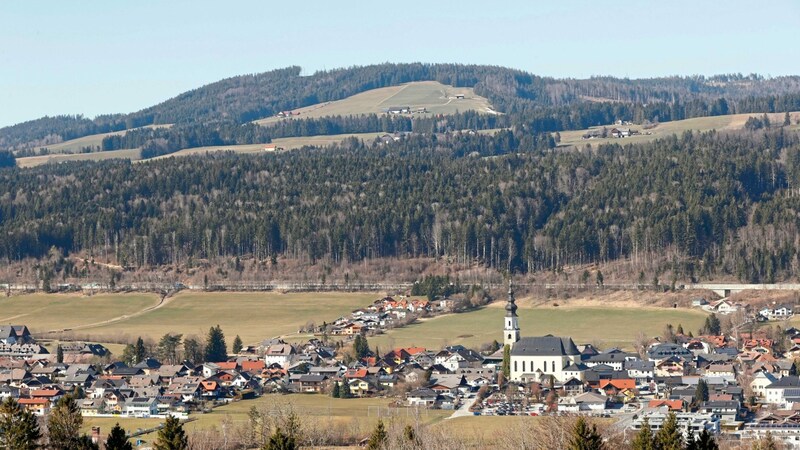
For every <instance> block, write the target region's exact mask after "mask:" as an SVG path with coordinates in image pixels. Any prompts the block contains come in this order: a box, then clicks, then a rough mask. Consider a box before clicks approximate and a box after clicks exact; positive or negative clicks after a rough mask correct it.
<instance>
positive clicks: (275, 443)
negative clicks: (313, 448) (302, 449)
mask: <svg viewBox="0 0 800 450" xmlns="http://www.w3.org/2000/svg"><path fill="white" fill-rule="evenodd" d="M296 448H298V447H297V444H296V443H295V440H294V438H293V437H292V436H289V435H287V434H284V433H283V431H281V429H280V427H277V428H275V432H274V433H272V436H270V437H269V441H267V443H266V444H265V445H264V447H263V449H264V450H295V449H296Z"/></svg>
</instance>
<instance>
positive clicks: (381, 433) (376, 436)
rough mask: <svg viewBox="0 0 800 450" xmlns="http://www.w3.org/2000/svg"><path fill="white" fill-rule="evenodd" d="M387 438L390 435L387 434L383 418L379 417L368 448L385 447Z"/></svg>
mask: <svg viewBox="0 0 800 450" xmlns="http://www.w3.org/2000/svg"><path fill="white" fill-rule="evenodd" d="M387 438H388V435H387V434H386V428H385V427H384V426H383V420H380V419H378V424H377V425H376V426H375V429H374V430H373V431H372V435H370V437H369V441H368V442H367V449H368V450H381V449H383V447H384V445H385V444H386V439H387Z"/></svg>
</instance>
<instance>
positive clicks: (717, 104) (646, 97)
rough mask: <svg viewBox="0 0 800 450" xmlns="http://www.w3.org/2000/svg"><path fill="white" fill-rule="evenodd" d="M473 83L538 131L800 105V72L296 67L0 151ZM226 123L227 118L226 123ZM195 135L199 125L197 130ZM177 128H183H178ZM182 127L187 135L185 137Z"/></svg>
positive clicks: (79, 120)
mask: <svg viewBox="0 0 800 450" xmlns="http://www.w3.org/2000/svg"><path fill="white" fill-rule="evenodd" d="M428 80H433V81H439V82H442V83H445V84H450V85H454V86H462V87H465V86H466V87H474V89H475V92H476V94H478V95H481V96H484V97H487V98H488V99H489V100H490V102H491V103H492V105H493V106H494V107H495V109H497V110H498V111H501V112H504V113H506V114H507V115H508V121H509V124H511V125H517V126H525V127H526V128H527V129H528V130H529V131H531V132H548V131H560V130H567V129H582V128H587V127H589V126H594V125H601V124H606V123H610V122H612V121H614V120H616V119H623V120H632V121H635V122H641V121H643V120H661V121H666V120H678V119H684V118H689V117H699V116H706V115H720V114H731V113H735V112H784V111H789V110H798V109H800V77H797V76H792V77H778V78H762V77H759V76H756V75H750V76H742V75H724V76H715V77H710V78H707V77H700V76H695V77H667V78H653V79H641V80H628V79H616V78H610V77H595V78H590V79H586V80H575V79H554V78H548V77H540V76H536V75H532V74H529V73H525V72H522V71H519V70H514V69H508V68H503V67H496V66H476V65H458V64H421V63H414V64H388V63H387V64H380V65H372V66H365V67H352V68H346V69H337V70H331V71H322V72H317V73H315V74H313V75H310V76H301V74H300V68H299V67H289V68H286V69H280V70H275V71H271V72H265V73H261V74H254V75H243V76H237V77H232V78H228V79H225V80H221V81H219V82H216V83H212V84H209V85H206V86H203V87H200V88H198V89H194V90H191V91H189V92H186V93H183V94H180V95H178V96H176V97H174V98H172V99H169V100H167V101H165V102H163V103H160V104H158V105H155V106H152V107H149V108H146V109H143V110H141V111H138V112H133V113H130V114H115V115H105V116H99V117H97V118H95V119H88V118H85V117H82V116H58V117H45V118H42V119H37V120H33V121H29V122H24V123H21V124H18V125H14V126H11V127H5V128H2V129H0V150H1V149H5V150H25V149H31V148H36V147H41V146H46V145H49V144H54V143H58V142H61V141H64V140H69V139H73V138H77V137H81V136H86V135H89V134H96V133H105V132H110V131H120V130H125V129H131V128H134V127H141V126H144V125H151V124H173V123H174V124H179V125H181V124H194V126H195V128H194V130H195V131H196V130H197V125H198V124H202V125H207V124H210V123H219V122H225V123H229V124H242V123H245V122H249V121H252V120H254V119H259V118H263V117H267V116H271V115H273V114H275V113H277V112H279V111H282V110H288V109H294V108H298V107H302V106H308V105H312V104H315V103H319V102H326V101H332V100H339V99H343V98H345V97H348V96H351V95H354V94H357V93H360V92H363V91H366V90H369V89H374V88H380V87H386V86H393V85H398V84H401V83H407V82H412V81H428ZM228 126H229V125H228ZM193 132H194V131H193ZM173 134H178V133H177V132H176V131H173ZM184 138H185V134H183V135H180V139H184Z"/></svg>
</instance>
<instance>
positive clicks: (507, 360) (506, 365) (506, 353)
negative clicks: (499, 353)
mask: <svg viewBox="0 0 800 450" xmlns="http://www.w3.org/2000/svg"><path fill="white" fill-rule="evenodd" d="M503 374H504V375H505V376H506V378H508V377H510V376H511V346H510V345H508V344H506V345H505V347H503Z"/></svg>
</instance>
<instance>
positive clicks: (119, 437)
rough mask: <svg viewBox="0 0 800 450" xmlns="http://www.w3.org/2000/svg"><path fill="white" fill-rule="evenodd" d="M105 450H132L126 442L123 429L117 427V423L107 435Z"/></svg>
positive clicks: (126, 436)
mask: <svg viewBox="0 0 800 450" xmlns="http://www.w3.org/2000/svg"><path fill="white" fill-rule="evenodd" d="M106 450H133V446H132V445H131V443H130V442H128V435H127V433H125V429H124V428H122V427H121V426H119V423H117V424H116V425H114V428H112V429H111V432H110V433H108V437H107V438H106Z"/></svg>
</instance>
